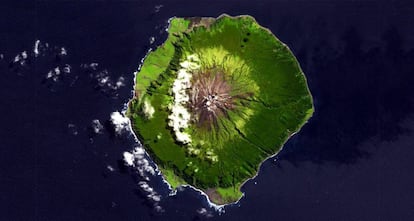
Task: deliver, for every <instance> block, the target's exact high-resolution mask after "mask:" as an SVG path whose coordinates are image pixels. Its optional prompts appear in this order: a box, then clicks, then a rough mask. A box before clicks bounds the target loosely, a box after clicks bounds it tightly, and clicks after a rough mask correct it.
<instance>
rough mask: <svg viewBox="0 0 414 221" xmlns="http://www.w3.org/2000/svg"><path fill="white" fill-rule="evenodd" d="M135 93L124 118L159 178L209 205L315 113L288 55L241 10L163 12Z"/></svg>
mask: <svg viewBox="0 0 414 221" xmlns="http://www.w3.org/2000/svg"><path fill="white" fill-rule="evenodd" d="M134 91H135V95H134V97H133V99H132V100H131V101H130V102H129V105H128V111H127V115H128V117H129V118H130V119H131V123H132V129H133V131H134V132H135V133H136V135H137V136H138V137H139V138H140V140H141V141H142V143H143V145H144V147H145V149H146V150H147V152H148V153H149V155H150V156H151V157H152V159H153V160H154V161H155V162H156V163H157V165H158V168H159V169H160V171H161V172H162V174H163V176H164V178H165V179H166V181H168V183H169V184H170V185H171V186H172V187H173V188H176V187H178V186H181V185H190V186H193V187H195V188H196V189H199V190H201V191H203V192H204V193H205V194H206V195H207V196H208V198H209V200H210V201H211V202H213V203H215V204H217V205H224V204H229V203H233V202H236V201H238V200H239V199H240V198H241V196H242V195H243V194H242V192H241V191H240V187H241V185H242V184H243V183H244V182H246V181H247V180H248V179H250V178H252V177H254V176H255V175H256V174H257V172H258V170H259V166H260V164H261V163H262V162H263V161H264V160H266V159H267V158H269V157H271V156H273V155H275V154H276V153H278V152H279V151H280V150H281V148H282V146H283V145H284V143H285V142H286V141H287V140H288V138H289V137H290V136H292V135H293V134H294V133H296V132H298V131H299V130H300V128H301V127H302V126H303V125H304V124H305V123H306V122H307V120H308V119H309V118H310V117H311V116H312V114H313V112H314V107H313V101H312V95H311V94H310V91H309V89H308V86H307V82H306V78H305V75H304V74H303V72H302V70H301V68H300V66H299V63H298V61H297V60H296V58H295V57H294V55H293V53H292V52H291V51H290V50H289V48H288V47H287V46H286V45H285V44H283V43H282V42H281V41H279V40H278V39H277V38H276V37H275V36H274V35H273V34H272V32H271V31H270V30H269V29H266V28H264V27H262V26H260V25H259V24H258V23H257V22H256V20H255V19H254V18H253V17H251V16H247V15H242V16H235V17H232V16H229V15H226V14H223V15H221V16H219V17H218V18H210V17H191V18H178V17H174V18H172V19H170V24H169V28H168V38H167V40H166V41H165V42H164V43H163V44H162V45H161V46H159V47H158V48H157V49H156V50H154V51H151V52H150V53H148V55H147V56H146V58H145V59H144V62H143V64H142V66H141V68H140V70H139V71H138V73H137V74H136V78H135V87H134Z"/></svg>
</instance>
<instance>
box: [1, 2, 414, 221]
mask: <svg viewBox="0 0 414 221" xmlns="http://www.w3.org/2000/svg"><path fill="white" fill-rule="evenodd" d="M413 12H414V4H413V3H411V2H410V1H382V0H381V1H351V0H339V1H335V2H333V1H314V0H311V1H299V0H294V1H264V0H262V1H260V0H259V1H246V0H242V1H236V0H228V1H218V0H213V1H212V0H210V1H205V0H200V1H196V2H195V1H188V0H177V1H149V0H143V1H138V0H137V1H133V0H129V1H48V0H42V1H33V2H26V3H23V2H20V3H16V2H11V3H2V4H1V5H0V17H1V19H0V30H2V31H1V32H0V42H1V43H0V74H1V80H0V83H1V87H0V94H1V99H0V104H1V105H0V111H1V112H0V113H1V122H2V127H0V140H1V142H0V165H1V170H0V220H347V221H349V220H413V219H414V212H413V211H414V201H413V200H412V196H414V188H412V187H413V186H414V178H413V176H412V170H411V169H413V168H414V161H412V159H414V149H413V148H412V147H413V144H414V134H413V129H414V115H413V113H414V99H413V97H414V96H413V95H414V93H413V90H412V88H413V86H412V85H413V83H414V75H413V71H414V34H413V33H414V31H413V30H412V24H411V23H412V21H414V13H413ZM222 13H227V14H229V15H242V14H249V15H251V16H253V17H255V18H256V20H257V21H258V22H259V24H261V25H262V26H264V27H267V28H269V29H270V30H271V31H272V32H273V33H274V34H275V35H276V36H277V37H278V38H279V39H280V40H281V41H282V42H284V43H285V44H287V45H288V46H289V48H290V49H291V50H292V52H293V53H294V55H295V56H296V57H297V59H298V61H299V63H300V65H301V67H302V69H303V71H304V73H305V76H306V78H307V80H308V85H309V88H310V91H311V93H312V95H313V97H314V103H315V113H314V115H313V117H312V118H311V119H310V120H309V122H308V123H307V124H306V125H305V126H304V127H303V128H302V129H301V131H300V132H299V133H297V134H296V135H294V136H293V137H292V138H291V139H290V140H289V141H288V142H287V143H286V145H285V146H284V147H283V150H282V151H281V152H280V153H279V154H278V155H277V156H275V157H273V158H271V159H268V160H267V161H266V162H264V163H263V164H262V166H261V168H260V172H259V174H258V176H257V177H256V178H254V179H252V180H250V181H248V182H247V183H246V184H245V185H244V186H243V187H242V191H243V192H244V193H245V196H244V197H243V198H242V199H241V200H240V201H239V202H238V203H237V204H235V205H230V206H226V207H224V208H222V209H220V210H217V209H215V208H214V207H211V206H210V205H209V203H208V202H207V200H206V198H205V196H203V195H201V194H200V193H199V192H197V191H195V190H193V189H191V188H180V189H179V190H178V191H177V193H176V194H171V193H170V190H169V189H168V186H167V185H166V184H165V183H163V181H162V179H161V177H160V176H159V175H157V171H156V170H154V169H155V165H154V164H153V163H152V161H151V160H150V159H149V158H148V157H147V156H145V154H144V153H142V149H140V148H139V146H140V145H139V143H138V142H137V141H136V140H135V138H134V136H133V135H132V134H131V133H130V132H129V131H128V127H127V125H126V124H125V121H124V120H125V119H123V118H122V116H121V115H120V114H119V113H120V112H122V111H123V110H124V109H125V104H126V103H127V102H128V100H129V99H130V98H131V97H132V88H133V79H134V72H135V71H136V70H138V68H139V65H140V63H141V60H142V59H143V58H144V56H145V55H146V54H147V52H148V51H149V50H150V49H155V48H156V47H157V45H160V44H162V42H163V41H164V40H165V39H166V31H165V29H166V28H167V25H168V19H169V18H171V17H173V16H177V17H188V16H211V17H216V16H219V15H220V14H222ZM258 53H260V52H258ZM134 149H135V152H134V153H135V155H136V156H137V157H139V160H136V161H135V162H134V164H135V167H131V166H128V165H127V164H128V162H126V161H125V160H128V157H130V156H131V155H130V154H129V153H131V152H133V150H134Z"/></svg>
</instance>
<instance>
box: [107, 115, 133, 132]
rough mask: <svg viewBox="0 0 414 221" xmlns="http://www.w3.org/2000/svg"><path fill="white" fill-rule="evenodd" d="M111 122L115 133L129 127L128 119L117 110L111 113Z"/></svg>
mask: <svg viewBox="0 0 414 221" xmlns="http://www.w3.org/2000/svg"><path fill="white" fill-rule="evenodd" d="M111 122H112V125H113V126H114V130H115V132H116V133H117V134H121V133H122V132H124V131H126V130H128V129H129V119H128V118H126V117H124V116H123V115H122V114H121V113H119V112H118V111H116V112H113V113H112V114H111Z"/></svg>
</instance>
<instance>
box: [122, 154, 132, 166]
mask: <svg viewBox="0 0 414 221" xmlns="http://www.w3.org/2000/svg"><path fill="white" fill-rule="evenodd" d="M124 161H125V162H126V163H127V164H128V166H133V165H134V155H132V154H131V153H130V152H126V151H125V152H124Z"/></svg>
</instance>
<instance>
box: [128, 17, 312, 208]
mask: <svg viewBox="0 0 414 221" xmlns="http://www.w3.org/2000/svg"><path fill="white" fill-rule="evenodd" d="M222 17H230V18H241V17H249V18H251V19H252V20H254V21H255V22H256V23H257V21H256V19H255V18H253V17H252V16H250V15H238V16H230V15H228V14H225V13H223V14H221V15H220V16H218V17H217V18H214V17H200V18H201V19H210V20H211V19H214V20H217V19H220V18H222ZM174 18H176V16H173V17H171V18H169V19H168V26H167V28H166V29H165V30H166V31H167V33H168V30H169V27H170V25H171V21H172V20H173V19H174ZM188 18H191V17H188ZM257 24H258V25H259V26H260V28H262V29H263V30H265V31H267V32H268V33H270V34H272V36H273V37H274V38H275V39H277V40H278V41H279V42H281V44H282V45H283V46H284V47H286V48H287V50H288V51H289V52H290V53H292V55H293V52H292V51H291V50H290V48H289V47H288V46H287V45H286V44H285V43H283V42H282V41H280V40H279V39H278V38H277V37H276V36H275V35H274V34H273V32H272V31H271V30H270V29H268V28H265V27H263V26H261V25H260V24H259V23H257ZM192 27H194V26H192ZM192 27H191V28H192ZM167 38H168V37H167ZM164 43H165V42H164ZM164 43H163V44H161V45H158V46H157V47H156V48H155V50H156V49H157V48H159V47H162V46H163V45H164ZM155 50H153V49H152V48H150V49H149V50H148V52H147V53H146V55H145V56H144V57H143V58H142V59H141V63H140V65H139V67H138V69H137V71H135V72H134V84H133V89H132V98H131V99H130V100H129V101H128V102H127V103H125V105H124V109H123V110H122V114H123V115H124V117H126V118H127V119H128V122H129V125H128V129H129V130H130V132H131V133H132V134H133V136H134V139H135V141H136V142H137V143H138V144H139V148H143V149H144V151H145V156H146V157H147V158H149V159H150V160H151V162H152V163H154V165H155V171H156V172H157V175H161V176H162V180H163V182H164V183H166V184H167V186H168V189H169V190H170V194H169V195H170V196H172V195H175V194H177V188H179V187H189V188H192V189H193V190H195V191H197V192H199V193H201V195H203V196H205V197H206V199H207V202H208V204H209V206H210V207H212V208H215V209H216V210H218V211H221V210H222V209H223V208H224V207H225V206H229V205H235V204H238V203H239V202H240V200H241V199H242V198H243V197H244V196H245V193H244V192H242V191H241V188H242V186H244V184H245V183H247V182H248V181H250V180H253V179H255V178H256V177H257V176H258V174H259V173H260V168H261V166H262V164H263V163H264V162H266V161H267V160H268V159H270V158H273V157H275V156H276V155H277V154H279V152H280V151H282V150H283V148H284V146H285V144H286V143H287V141H288V140H289V139H290V138H291V137H292V136H294V135H295V134H297V133H299V132H300V130H301V129H302V128H303V126H304V125H305V124H306V123H308V122H309V120H310V118H312V116H313V114H314V112H315V106H314V102H313V96H312V94H311V93H310V89H309V86H308V84H307V79H306V77H305V74H304V72H303V71H302V68H301V67H300V64H299V62H298V61H297V59H296V57H295V56H293V57H294V59H295V62H296V63H297V64H298V67H299V69H300V71H301V74H302V75H303V76H304V79H305V82H306V89H307V92H308V93H309V95H310V98H311V102H312V109H309V110H311V112H310V113H309V114H308V115H306V117H305V119H306V120H304V121H303V122H302V123H301V124H300V125H299V126H298V129H297V130H296V131H295V132H293V133H291V134H290V135H289V136H288V137H287V138H286V139H285V140H284V141H283V144H282V145H281V146H280V149H279V150H277V151H276V152H275V153H274V154H272V155H270V156H268V157H266V158H265V159H264V160H263V161H261V162H260V164H259V165H258V167H257V168H256V173H255V175H254V176H253V177H250V178H248V179H246V180H244V181H243V182H242V183H241V184H240V185H239V188H238V190H239V191H240V192H241V193H242V195H241V197H240V198H239V199H238V200H237V201H235V202H231V203H225V204H216V203H213V202H212V201H211V200H210V197H209V196H208V194H207V193H206V192H205V191H203V190H202V189H198V188H196V187H194V186H192V185H190V184H183V185H179V186H177V187H176V188H173V187H172V185H171V184H170V183H169V182H168V181H167V179H166V177H165V176H164V174H163V173H162V171H161V170H160V169H159V166H158V165H157V164H156V163H155V161H154V160H153V159H152V158H151V156H150V155H149V154H148V152H147V151H146V148H145V147H144V145H142V143H141V142H140V140H139V138H138V136H137V135H136V134H135V132H134V131H133V129H132V122H131V119H130V118H129V117H127V111H128V109H129V105H130V103H131V101H132V100H133V99H134V98H136V92H135V86H136V78H137V75H138V73H139V71H140V69H141V67H142V66H143V64H144V61H145V59H146V58H147V57H148V55H149V54H150V53H151V52H152V51H155Z"/></svg>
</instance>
